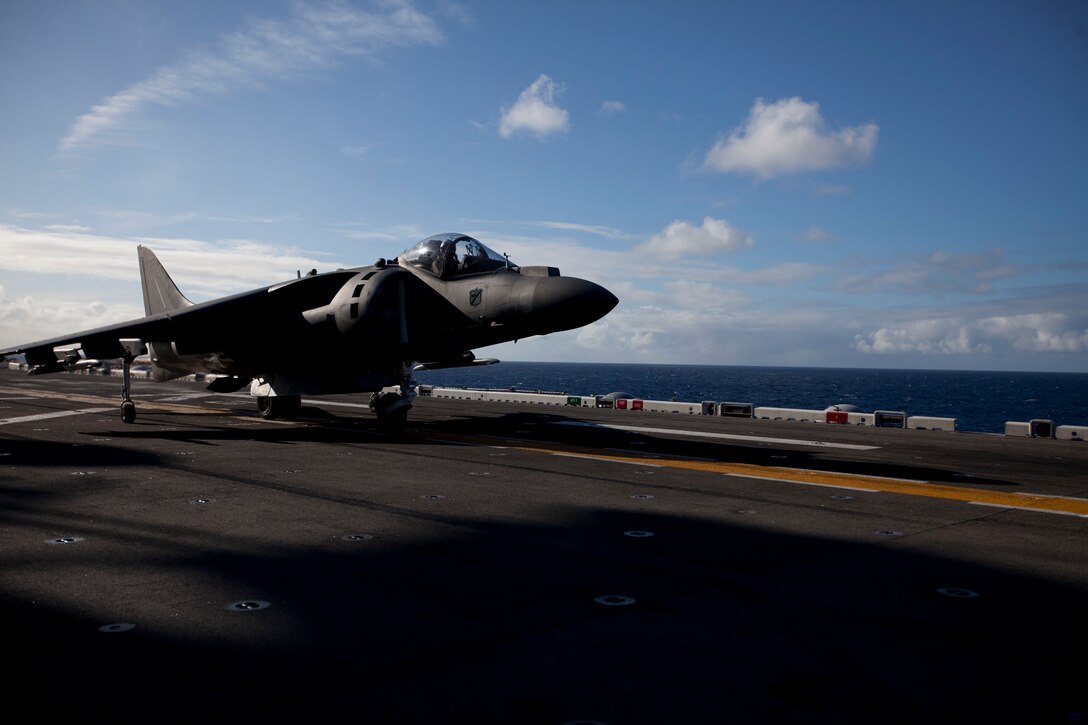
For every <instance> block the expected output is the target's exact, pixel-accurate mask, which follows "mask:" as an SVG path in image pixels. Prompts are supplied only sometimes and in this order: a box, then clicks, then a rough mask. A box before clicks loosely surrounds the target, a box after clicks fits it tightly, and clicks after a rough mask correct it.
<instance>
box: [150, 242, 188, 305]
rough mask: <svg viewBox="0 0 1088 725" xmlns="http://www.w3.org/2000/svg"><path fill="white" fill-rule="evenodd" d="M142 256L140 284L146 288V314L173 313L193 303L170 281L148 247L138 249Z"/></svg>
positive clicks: (160, 263)
mask: <svg viewBox="0 0 1088 725" xmlns="http://www.w3.org/2000/svg"><path fill="white" fill-rule="evenodd" d="M136 253H137V254H138V255H139V256H140V284H141V285H142V286H143V288H144V314H145V315H157V314H159V313H161V312H173V311H174V310H180V309H181V308H183V307H190V306H191V305H192V304H193V303H192V302H190V301H189V300H188V299H186V297H185V295H183V294H182V293H181V290H179V289H178V286H177V285H176V284H174V280H172V279H170V275H169V274H167V272H166V269H165V268H164V267H163V266H162V262H160V261H159V258H158V257H156V256H155V253H154V252H152V251H151V250H150V249H148V248H147V247H145V246H143V245H140V246H138V247H136Z"/></svg>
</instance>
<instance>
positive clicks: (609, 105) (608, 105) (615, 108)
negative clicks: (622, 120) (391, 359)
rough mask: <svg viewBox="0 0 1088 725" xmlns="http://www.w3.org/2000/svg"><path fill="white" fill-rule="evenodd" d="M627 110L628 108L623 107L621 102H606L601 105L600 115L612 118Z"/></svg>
mask: <svg viewBox="0 0 1088 725" xmlns="http://www.w3.org/2000/svg"><path fill="white" fill-rule="evenodd" d="M626 110H627V106H625V105H623V103H622V102H620V101H605V102H604V103H602V104H601V110H600V113H603V114H604V115H606V116H611V115H612V114H613V113H623V112H624V111H626Z"/></svg>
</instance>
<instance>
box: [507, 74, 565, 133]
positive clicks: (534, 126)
mask: <svg viewBox="0 0 1088 725" xmlns="http://www.w3.org/2000/svg"><path fill="white" fill-rule="evenodd" d="M557 90H562V89H557V88H556V85H555V82H554V81H553V80H552V79H551V78H549V77H548V76H546V75H544V74H541V76H540V77H539V78H537V79H536V80H535V81H533V82H532V84H530V86H529V87H528V88H526V89H525V90H524V91H522V92H521V95H519V96H518V100H517V101H515V102H514V105H512V106H509V107H506V106H504V107H503V109H502V120H501V121H500V122H499V134H501V135H502V137H503V138H510V137H511V136H513V135H514V134H515V133H518V132H519V131H525V132H528V133H531V134H533V135H535V136H537V137H538V138H543V137H544V136H549V135H551V134H556V133H566V131H567V129H569V128H570V114H568V113H567V112H566V111H565V110H563V109H562V108H560V107H559V106H557V105H556V104H555V94H556V92H557Z"/></svg>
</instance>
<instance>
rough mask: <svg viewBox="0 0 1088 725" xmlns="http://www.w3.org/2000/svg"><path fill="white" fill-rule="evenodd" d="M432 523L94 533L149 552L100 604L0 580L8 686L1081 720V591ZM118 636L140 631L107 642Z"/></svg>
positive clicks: (556, 519) (167, 695)
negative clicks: (961, 593)
mask: <svg viewBox="0 0 1088 725" xmlns="http://www.w3.org/2000/svg"><path fill="white" fill-rule="evenodd" d="M346 505H351V504H346ZM425 508H426V511H425V512H424V511H423V510H422V508H421V509H420V511H419V512H418V514H417V512H414V511H413V510H411V509H410V508H405V509H403V510H401V511H400V512H398V513H397V514H395V516H397V517H399V520H400V522H401V524H403V531H402V530H400V527H398V530H397V532H396V533H391V534H388V535H384V536H383V535H381V534H379V535H377V536H375V537H374V538H372V539H362V538H357V539H354V540H351V541H347V540H340V539H334V538H331V537H330V539H329V540H325V541H305V540H304V539H303V540H300V537H299V536H298V535H297V534H295V535H292V537H291V538H290V542H291V543H290V545H283V544H281V545H277V546H276V547H272V548H269V547H268V546H267V545H266V544H261V543H257V542H255V541H253V540H251V539H250V538H248V537H246V536H244V535H243V534H241V533H240V532H237V531H231V530H226V529H225V530H222V531H220V532H218V533H212V534H209V533H208V531H207V527H203V528H202V529H201V530H199V531H197V530H195V529H191V528H189V527H187V526H185V525H184V524H182V523H173V524H162V525H158V526H153V525H145V524H140V523H137V522H134V521H132V520H128V519H127V518H126V517H125V515H124V512H123V511H121V512H117V511H115V512H114V513H106V514H105V515H97V516H96V522H97V524H98V525H99V526H100V530H101V536H102V537H105V538H106V539H107V540H108V541H109V542H112V543H114V544H118V543H120V544H123V545H124V544H133V545H135V544H139V549H137V550H134V549H130V548H129V547H127V546H123V547H122V548H120V549H118V547H116V546H114V547H109V550H110V551H113V552H115V553H114V554H112V555H103V554H102V553H101V548H102V547H98V548H97V549H96V550H95V553H94V556H93V557H91V558H90V559H87V558H85V557H83V556H80V557H79V558H78V560H70V561H69V562H67V563H66V564H65V565H64V567H63V571H64V572H66V576H73V577H83V578H92V579H93V580H94V581H95V588H96V589H97V594H96V595H95V596H93V597H90V598H87V597H84V598H80V597H77V596H74V595H70V594H69V591H68V589H67V588H66V587H64V586H61V585H57V590H56V591H53V592H52V593H51V595H50V596H48V597H38V598H37V599H36V600H35V601H33V602H32V601H30V600H29V598H28V597H27V596H26V595H25V594H21V593H16V591H17V590H16V587H15V586H14V582H16V581H19V580H21V579H22V578H24V577H29V576H35V575H36V574H35V571H36V570H37V571H39V572H40V571H41V570H42V567H49V566H50V565H49V564H35V563H26V564H22V563H21V564H20V565H19V566H13V567H10V568H9V569H10V571H9V572H7V573H6V574H5V577H4V584H3V587H2V589H3V591H4V594H3V597H2V599H0V611H2V612H3V614H4V615H5V618H6V621H8V622H9V623H18V624H19V627H20V629H21V630H22V631H24V632H27V633H32V635H33V636H26V637H20V638H16V639H15V640H13V642H10V643H9V649H8V651H7V655H8V657H9V659H10V660H11V662H12V663H13V665H15V666H14V667H13V675H9V678H10V679H9V681H8V684H9V686H10V687H11V688H12V691H13V692H30V691H38V690H39V689H40V688H42V687H44V686H45V685H46V683H48V687H49V689H50V690H51V691H52V692H53V695H52V696H51V697H48V698H43V699H40V700H37V701H36V702H35V705H34V708H35V712H36V713H37V714H38V715H41V716H52V715H68V714H76V713H78V714H81V715H83V716H86V715H88V714H94V713H96V712H101V713H110V714H111V716H113V717H114V719H119V721H122V722H125V721H129V719H130V718H134V717H137V716H145V715H146V714H147V713H159V714H160V715H164V716H166V717H167V719H168V720H170V721H181V720H182V719H185V718H190V717H204V716H207V715H209V714H210V713H214V716H213V717H214V719H215V720H218V721H229V720H231V719H234V718H236V717H237V718H245V719H246V721H258V722H259V721H271V722H299V721H314V720H316V721H331V720H336V719H343V718H350V719H351V720H353V721H360V720H365V721H374V722H393V721H396V722H437V721H441V720H448V719H454V716H457V717H466V716H468V715H471V719H472V720H473V721H475V722H526V723H537V722H539V723H560V722H568V721H573V720H581V719H589V720H593V721H600V722H612V723H620V722H636V723H641V722H677V721H688V722H806V723H811V722H878V721H879V722H900V723H907V722H927V721H928V722H964V721H970V722H980V721H993V722H1014V721H1019V722H1028V721H1031V722H1051V721H1054V722H1058V721H1064V720H1062V718H1064V717H1066V716H1067V715H1068V713H1070V712H1078V711H1082V710H1083V709H1084V708H1085V707H1086V703H1085V698H1084V691H1083V689H1082V688H1081V687H1080V685H1081V684H1082V683H1081V682H1079V679H1080V678H1079V672H1078V669H1077V668H1076V666H1075V665H1073V664H1063V658H1062V657H1059V656H1056V651H1055V643H1059V642H1060V643H1061V646H1060V648H1059V649H1061V650H1064V651H1067V652H1074V653H1075V652H1082V651H1084V645H1085V644H1088V642H1086V641H1085V639H1086V638H1085V634H1084V632H1085V630H1084V629H1083V628H1082V627H1074V626H1070V625H1071V624H1072V623H1073V622H1074V621H1076V620H1074V619H1073V617H1078V618H1079V617H1080V616H1081V614H1082V613H1083V611H1084V607H1085V605H1086V604H1088V601H1086V594H1085V591H1084V590H1083V588H1073V587H1069V586H1063V585H1061V584H1058V583H1055V582H1053V581H1047V580H1043V579H1037V578H1032V577H1024V576H1017V575H1014V574H1010V573H1008V572H1006V571H1002V570H997V569H990V568H987V567H984V566H979V565H977V564H973V563H970V562H967V561H956V560H954V559H951V558H939V557H933V556H927V555H923V554H919V553H916V552H913V551H909V550H904V549H901V548H895V547H889V546H886V545H877V544H868V543H857V542H849V541H842V540H831V539H827V538H820V537H813V536H796V535H787V534H783V533H777V532H774V531H771V530H765V529H762V528H760V523H759V521H758V519H759V517H758V515H757V516H751V517H740V516H738V519H737V522H736V523H735V524H733V523H728V524H727V523H721V522H714V521H709V520H704V519H699V518H693V517H677V516H672V515H664V514H661V513H654V512H652V511H647V510H618V509H615V510H610V509H601V508H593V507H587V508H578V507H574V506H564V507H556V506H552V507H549V508H547V509H546V510H542V511H540V512H538V515H536V516H535V517H534V520H535V521H536V522H537V523H532V522H527V521H520V522H516V523H515V522H504V521H499V520H494V519H480V518H463V517H458V516H454V515H448V514H445V515H444V514H442V512H441V508H440V506H439V507H434V506H428V507H425ZM370 514H371V512H370V511H368V510H367V509H366V508H365V507H364V508H360V509H359V516H358V517H357V523H358V526H359V527H360V529H359V531H357V532H344V533H363V532H366V531H367V525H368V522H371V521H375V519H370V518H369V516H370ZM27 515H28V516H32V515H33V512H27ZM384 515H385V514H383V516H384ZM417 515H418V519H417ZM384 521H385V523H386V524H388V519H385V520H384ZM436 521H437V522H440V523H441V524H443V525H445V526H446V527H448V528H446V529H445V530H446V532H447V535H445V536H442V537H440V538H435V537H434V536H433V531H434V529H433V524H434V523H435V522H436ZM543 521H546V522H547V523H541V522H543ZM420 522H422V523H424V524H425V525H426V526H429V527H431V528H428V529H427V530H426V531H424V532H422V533H421V532H419V531H418V530H414V529H413V523H420ZM629 530H640V531H644V532H649V533H653V536H650V537H641V538H638V537H630V536H625V535H624V532H625V531H629ZM413 536H416V538H413ZM75 546H84V544H79V545H75ZM65 551H72V552H73V553H74V552H78V551H80V550H79V549H78V548H75V547H73V548H72V549H70V550H65ZM53 566H55V564H54V565H53ZM130 570H136V571H138V572H140V574H139V577H140V580H133V576H134V575H133V574H130V573H128V572H129V571H130ZM58 571H60V569H58ZM194 587H195V589H194ZM209 587H215V588H216V589H217V591H218V593H219V598H218V599H216V598H214V596H213V597H212V598H211V599H210V600H209V598H208V597H207V596H206V592H207V589H208V588H209ZM942 587H963V588H966V589H971V590H975V591H977V592H979V593H981V596H979V597H975V598H968V599H958V598H955V597H949V596H942V595H941V594H940V593H938V589H940V588H942ZM192 591H199V592H201V594H200V595H199V596H193V595H192V594H191V592H192ZM111 594H112V595H115V596H116V597H117V598H116V600H114V601H112V602H111V599H110V595H111ZM602 595H611V596H613V597H630V598H631V599H632V600H633V603H631V604H629V605H627V606H608V605H604V604H600V603H598V602H597V598H598V597H600V596H602ZM234 600H262V601H265V602H267V603H269V604H270V606H269V607H268V608H267V609H261V610H259V611H245V612H236V611H228V609H227V605H228V604H229V603H231V602H233V601H234ZM615 601H617V600H613V602H615ZM171 612H173V614H171ZM114 621H118V622H131V623H134V624H135V625H136V627H135V629H133V630H132V631H129V632H122V633H117V634H103V633H101V632H99V631H98V628H99V627H100V626H102V625H105V624H107V623H109V622H114ZM1017 621H1019V622H1030V623H1031V626H1028V627H1025V626H1018V625H1017V624H1016V623H1015V622H1017ZM997 693H1000V695H999V696H996V695H997Z"/></svg>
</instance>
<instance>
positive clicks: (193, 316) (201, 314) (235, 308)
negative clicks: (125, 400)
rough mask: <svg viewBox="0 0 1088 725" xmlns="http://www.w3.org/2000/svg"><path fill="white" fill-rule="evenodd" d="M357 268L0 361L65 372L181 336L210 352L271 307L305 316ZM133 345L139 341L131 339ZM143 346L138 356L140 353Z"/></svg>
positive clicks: (79, 335)
mask: <svg viewBox="0 0 1088 725" xmlns="http://www.w3.org/2000/svg"><path fill="white" fill-rule="evenodd" d="M354 273H355V271H353V270H338V271H337V272H330V273H326V274H323V275H318V276H314V277H303V278H301V279H297V280H291V281H289V282H285V283H282V284H277V285H273V286H270V287H263V288H260V289H256V290H252V291H250V292H243V293H241V294H237V295H233V296H231V297H225V298H222V299H218V300H212V301H209V302H203V303H200V304H195V305H192V306H190V307H184V308H181V309H178V310H174V311H168V312H162V313H159V314H156V315H149V316H147V317H143V318H140V319H138V320H130V321H128V322H121V323H118V324H115V325H106V326H105V327H97V328H94V329H92V330H84V331H81V332H75V333H72V334H70V335H63V336H61V337H53V338H50V339H48V340H40V341H38V342H33V343H29V344H26V345H19V346H16V347H10V348H5V349H0V359H2V358H4V357H8V356H13V355H19V354H22V355H24V356H25V357H26V362H27V364H28V365H31V366H32V372H34V373H35V374H37V373H49V372H59V371H61V370H63V369H64V368H65V367H67V366H69V365H71V364H74V363H77V362H79V360H82V359H106V360H108V359H115V358H121V357H124V356H125V354H126V345H125V344H124V343H123V342H122V341H125V340H133V341H137V343H138V344H137V345H136V346H137V347H142V345H143V344H146V343H149V342H152V343H159V342H161V343H172V342H178V341H181V340H184V341H185V344H186V345H187V346H189V347H195V348H198V349H203V350H206V351H213V350H215V349H216V348H217V347H218V346H219V345H220V344H222V343H223V342H224V341H226V340H230V339H232V338H233V337H237V335H238V333H239V331H240V330H243V329H247V328H252V327H253V324H254V319H260V318H261V317H262V316H264V315H265V314H267V313H268V312H269V311H270V308H273V309H275V310H276V311H277V312H279V311H287V312H289V313H290V312H292V311H293V312H294V313H296V314H298V315H299V316H301V312H302V311H303V310H304V309H306V308H307V306H313V304H314V303H315V301H322V300H324V301H327V299H328V297H329V296H330V295H331V294H332V290H335V289H337V288H339V286H340V285H342V284H343V283H344V280H346V279H348V278H350V277H351V276H352V275H353V274H354ZM129 345H130V346H132V345H134V343H129ZM139 352H140V351H139V350H137V353H136V354H139Z"/></svg>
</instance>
